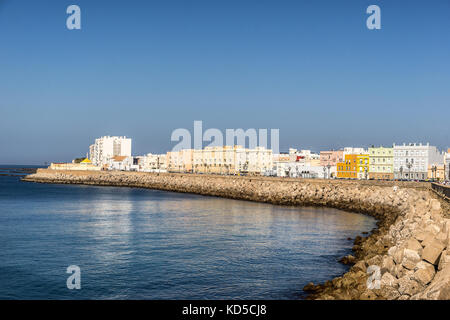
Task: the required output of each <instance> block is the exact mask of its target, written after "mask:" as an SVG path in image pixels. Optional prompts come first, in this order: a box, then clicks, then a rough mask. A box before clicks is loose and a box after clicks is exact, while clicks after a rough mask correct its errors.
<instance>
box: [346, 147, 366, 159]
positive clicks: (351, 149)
mask: <svg viewBox="0 0 450 320" xmlns="http://www.w3.org/2000/svg"><path fill="white" fill-rule="evenodd" d="M346 154H367V150H366V149H364V148H360V147H345V148H344V152H343V156H344V157H345V155H346Z"/></svg>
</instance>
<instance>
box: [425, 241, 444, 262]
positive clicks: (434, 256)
mask: <svg viewBox="0 0 450 320" xmlns="http://www.w3.org/2000/svg"><path fill="white" fill-rule="evenodd" d="M444 248H445V246H444V245H443V244H442V243H441V242H440V241H437V240H434V241H432V242H430V244H428V245H427V246H426V247H425V248H424V249H423V254H422V258H423V260H425V261H428V262H429V263H431V264H434V265H437V264H438V262H439V257H440V255H441V252H442V251H443V250H444Z"/></svg>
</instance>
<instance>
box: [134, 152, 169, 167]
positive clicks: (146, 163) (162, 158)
mask: <svg viewBox="0 0 450 320" xmlns="http://www.w3.org/2000/svg"><path fill="white" fill-rule="evenodd" d="M166 156H167V155H166V154H152V153H148V154H147V155H145V156H144V157H142V162H141V163H140V169H139V170H140V171H143V172H167V165H166Z"/></svg>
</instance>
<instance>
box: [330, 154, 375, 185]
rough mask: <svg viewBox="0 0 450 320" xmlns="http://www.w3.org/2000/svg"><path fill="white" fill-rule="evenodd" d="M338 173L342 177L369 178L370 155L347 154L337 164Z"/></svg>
mask: <svg viewBox="0 0 450 320" xmlns="http://www.w3.org/2000/svg"><path fill="white" fill-rule="evenodd" d="M336 172H337V173H336V175H337V177H338V178H342V179H368V178H369V155H368V154H346V155H345V157H344V161H343V162H338V163H337V164H336Z"/></svg>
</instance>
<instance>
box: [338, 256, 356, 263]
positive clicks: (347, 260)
mask: <svg viewBox="0 0 450 320" xmlns="http://www.w3.org/2000/svg"><path fill="white" fill-rule="evenodd" d="M339 262H341V263H343V264H347V265H348V264H354V263H355V262H356V258H355V257H354V256H352V255H351V254H349V255H347V256H345V257H342V258H341V259H340V260H339Z"/></svg>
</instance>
